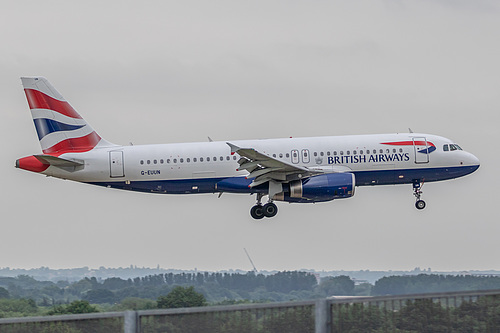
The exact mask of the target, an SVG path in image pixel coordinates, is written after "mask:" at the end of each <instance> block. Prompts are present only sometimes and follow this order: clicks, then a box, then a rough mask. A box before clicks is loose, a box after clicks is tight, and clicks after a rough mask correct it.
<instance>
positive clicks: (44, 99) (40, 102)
mask: <svg viewBox="0 0 500 333" xmlns="http://www.w3.org/2000/svg"><path fill="white" fill-rule="evenodd" d="M24 92H25V94H26V99H27V100H28V104H29V106H30V109H48V110H53V111H56V112H59V113H60V114H63V115H65V116H68V117H71V118H77V119H82V117H81V116H80V115H79V114H78V112H76V111H75V109H73V107H72V106H71V105H69V103H68V102H66V101H60V100H57V99H55V98H52V97H50V96H48V95H46V94H44V93H43V92H41V91H38V90H34V89H24Z"/></svg>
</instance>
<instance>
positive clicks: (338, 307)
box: [0, 290, 500, 333]
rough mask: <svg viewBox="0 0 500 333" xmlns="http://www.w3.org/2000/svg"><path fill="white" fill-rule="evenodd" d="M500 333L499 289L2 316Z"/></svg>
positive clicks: (109, 323) (18, 328) (264, 329)
mask: <svg viewBox="0 0 500 333" xmlns="http://www.w3.org/2000/svg"><path fill="white" fill-rule="evenodd" d="M499 331H500V290H491V291H476V292H450V293H436V294H418V295H401V296H379V297H352V298H340V299H339V298H328V299H321V300H317V301H304V302H286V303H268V304H248V305H233V306H211V307H201V308H184V309H168V310H146V311H125V312H110V313H96V314H81V315H67V316H50V317H28V318H7V319H0V332H2V333H4V332H6V333H18V332H35V333H39V332H40V333H42V332H43V333H45V332H51V333H58V332H61V333H63V332H64V333H86V332H93V333H94V332H95V333H100V332H106V333H107V332H125V333H139V332H140V333H150V332H168V333H177V332H182V333H186V332H187V333H190V332H207V333H211V332H214V333H215V332H217V333H230V332H231V333H232V332H234V333H236V332H238V333H247V332H248V333H254V332H255V333H274V332H289V333H308V332H310V333H313V332H315V333H329V332H401V333H406V332H499Z"/></svg>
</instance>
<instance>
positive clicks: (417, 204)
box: [415, 200, 425, 210]
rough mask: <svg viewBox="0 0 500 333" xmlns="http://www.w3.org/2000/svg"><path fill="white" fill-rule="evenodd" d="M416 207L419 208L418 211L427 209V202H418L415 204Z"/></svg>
mask: <svg viewBox="0 0 500 333" xmlns="http://www.w3.org/2000/svg"><path fill="white" fill-rule="evenodd" d="M415 207H417V209H418V210H422V209H424V208H425V201H424V200H417V202H415Z"/></svg>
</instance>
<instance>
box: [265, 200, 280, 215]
mask: <svg viewBox="0 0 500 333" xmlns="http://www.w3.org/2000/svg"><path fill="white" fill-rule="evenodd" d="M276 214H278V207H277V206H276V205H275V204H274V203H272V202H268V203H266V204H265V205H264V216H265V217H274V216H276Z"/></svg>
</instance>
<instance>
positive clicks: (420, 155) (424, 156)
mask: <svg viewBox="0 0 500 333" xmlns="http://www.w3.org/2000/svg"><path fill="white" fill-rule="evenodd" d="M413 150H414V151H415V163H429V146H428V144H427V139H426V138H424V137H419V138H413Z"/></svg>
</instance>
